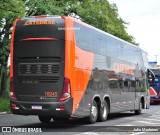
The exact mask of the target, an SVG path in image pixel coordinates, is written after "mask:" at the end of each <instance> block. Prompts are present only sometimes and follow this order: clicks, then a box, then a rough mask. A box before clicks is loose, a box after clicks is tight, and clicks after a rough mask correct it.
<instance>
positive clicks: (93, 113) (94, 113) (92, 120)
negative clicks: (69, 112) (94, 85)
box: [87, 101, 98, 124]
mask: <svg viewBox="0 0 160 135" xmlns="http://www.w3.org/2000/svg"><path fill="white" fill-rule="evenodd" d="M97 118H98V107H97V103H96V101H93V103H92V106H91V110H90V116H89V117H88V118H87V119H88V122H89V123H91V124H93V123H95V122H96V121H97Z"/></svg>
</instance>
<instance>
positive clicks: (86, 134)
mask: <svg viewBox="0 0 160 135" xmlns="http://www.w3.org/2000/svg"><path fill="white" fill-rule="evenodd" d="M75 135H100V134H98V133H94V132H84V133H78V134H75Z"/></svg>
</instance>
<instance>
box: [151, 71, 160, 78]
mask: <svg viewBox="0 0 160 135" xmlns="http://www.w3.org/2000/svg"><path fill="white" fill-rule="evenodd" d="M151 70H152V71H153V73H154V74H155V76H156V77H160V70H158V69H151Z"/></svg>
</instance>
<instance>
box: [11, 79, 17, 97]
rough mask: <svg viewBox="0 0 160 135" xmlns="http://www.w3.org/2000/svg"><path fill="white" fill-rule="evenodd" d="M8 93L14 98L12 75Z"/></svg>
mask: <svg viewBox="0 0 160 135" xmlns="http://www.w3.org/2000/svg"><path fill="white" fill-rule="evenodd" d="M10 95H11V98H12V99H14V100H16V99H17V98H16V96H15V93H14V86H13V77H11V78H10Z"/></svg>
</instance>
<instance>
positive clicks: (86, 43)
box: [74, 23, 94, 52]
mask: <svg viewBox="0 0 160 135" xmlns="http://www.w3.org/2000/svg"><path fill="white" fill-rule="evenodd" d="M74 27H75V28H80V29H77V30H76V29H75V30H74V33H75V38H76V45H77V46H78V47H80V48H81V49H83V50H86V51H90V52H94V44H93V43H94V42H93V33H94V31H93V30H92V29H91V28H88V27H86V26H83V25H81V24H78V23H74Z"/></svg>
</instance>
